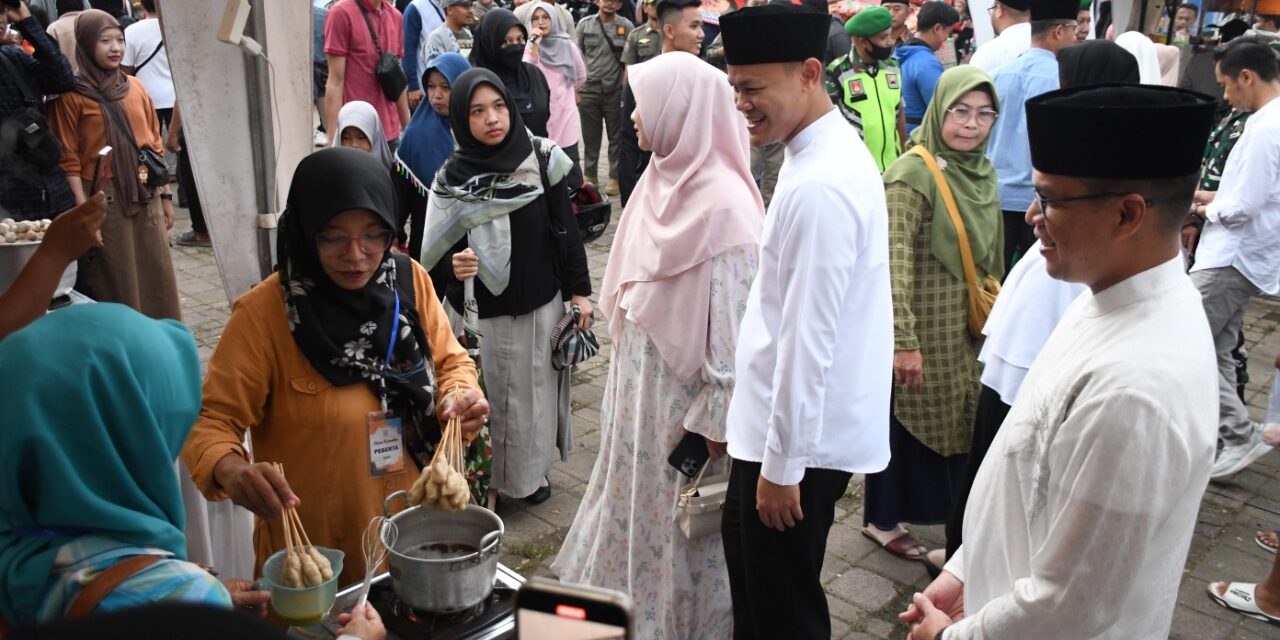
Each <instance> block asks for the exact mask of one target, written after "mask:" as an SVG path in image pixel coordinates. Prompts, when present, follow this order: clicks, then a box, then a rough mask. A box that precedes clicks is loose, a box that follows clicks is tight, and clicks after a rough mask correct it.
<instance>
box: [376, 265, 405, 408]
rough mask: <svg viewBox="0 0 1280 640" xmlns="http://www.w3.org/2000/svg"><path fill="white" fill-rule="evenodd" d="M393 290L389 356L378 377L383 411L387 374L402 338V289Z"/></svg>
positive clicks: (388, 343) (385, 400) (384, 361)
mask: <svg viewBox="0 0 1280 640" xmlns="http://www.w3.org/2000/svg"><path fill="white" fill-rule="evenodd" d="M391 292H392V294H393V295H395V300H396V306H395V311H394V312H393V313H392V316H391V317H392V321H391V339H390V340H388V341H387V357H386V358H384V359H383V361H382V375H381V376H379V378H378V397H379V398H380V399H381V400H382V412H383V413H386V412H387V376H388V375H389V374H390V372H391V355H392V354H393V353H394V352H395V350H396V341H397V340H399V338H400V291H399V289H396V288H395V287H394V286H392V288H391Z"/></svg>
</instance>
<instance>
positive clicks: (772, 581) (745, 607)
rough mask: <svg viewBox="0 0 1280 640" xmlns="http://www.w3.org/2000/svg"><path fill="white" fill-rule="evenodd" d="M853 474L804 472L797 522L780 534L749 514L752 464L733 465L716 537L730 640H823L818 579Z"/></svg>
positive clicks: (827, 622)
mask: <svg viewBox="0 0 1280 640" xmlns="http://www.w3.org/2000/svg"><path fill="white" fill-rule="evenodd" d="M852 477H853V474H850V473H845V472H843V471H833V470H830V469H806V470H805V473H804V480H802V481H801V482H800V509H801V510H802V511H803V512H804V520H801V521H800V522H798V523H796V526H794V527H792V528H790V529H787V530H786V531H777V530H775V529H770V528H768V527H766V526H764V523H763V522H761V521H760V516H759V515H757V513H756V483H757V482H758V481H759V479H760V463H758V462H743V461H742V460H734V461H733V468H732V471H730V473H729V489H728V495H727V496H726V499H725V507H724V519H723V521H722V525H721V528H722V532H723V534H724V555H725V559H726V560H727V562H728V565H729V592H730V594H731V595H732V597H733V637H734V638H735V639H737V640H755V639H757V638H759V639H762V640H763V639H768V640H774V639H776V638H794V639H809V638H819V639H826V638H830V637H831V612H830V611H828V609H827V594H826V592H824V591H823V590H822V582H821V581H820V579H819V574H821V573H822V560H823V557H824V556H825V555H826V552H827V533H828V532H829V531H830V530H831V523H832V522H833V521H834V520H835V508H836V501H837V500H839V499H840V497H841V496H843V495H844V492H845V489H846V488H848V486H849V479H850V478H852Z"/></svg>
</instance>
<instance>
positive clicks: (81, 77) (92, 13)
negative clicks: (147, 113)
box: [76, 9, 151, 215]
mask: <svg viewBox="0 0 1280 640" xmlns="http://www.w3.org/2000/svg"><path fill="white" fill-rule="evenodd" d="M109 29H115V30H118V31H120V32H121V33H124V30H123V29H121V28H120V23H119V22H117V21H116V19H115V18H113V17H111V14H109V13H107V12H106V11H99V10H97V9H90V10H88V11H85V12H84V13H81V14H80V15H79V16H78V17H76V62H77V64H78V66H79V68H80V70H79V71H77V72H76V93H78V94H80V95H82V96H85V97H87V98H90V99H92V100H94V101H96V102H97V103H98V104H99V105H100V106H101V107H102V127H103V129H104V130H105V131H106V133H107V144H109V145H111V148H112V149H113V151H112V153H111V183H112V185H113V186H114V187H115V190H116V198H118V199H120V200H121V201H122V202H121V208H122V209H123V210H124V212H125V213H126V214H128V215H133V214H136V213H137V212H139V211H141V210H142V209H143V208H144V207H145V206H146V203H147V202H148V201H149V200H151V192H150V191H149V190H148V189H147V187H146V186H145V185H143V184H142V180H141V179H139V178H138V138H137V136H135V135H134V134H133V128H132V127H131V125H130V124H129V113H128V111H126V110H125V108H124V99H125V96H127V95H129V76H127V75H125V73H124V71H123V70H121V69H120V67H116V68H115V69H111V70H107V69H103V68H102V67H99V66H98V62H97V57H96V56H95V55H94V52H95V50H96V49H97V47H98V39H99V38H101V37H102V34H103V32H105V31H107V30H109ZM117 123H118V124H117ZM85 195H87V196H91V195H93V194H85Z"/></svg>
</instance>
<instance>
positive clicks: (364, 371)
mask: <svg viewBox="0 0 1280 640" xmlns="http://www.w3.org/2000/svg"><path fill="white" fill-rule="evenodd" d="M394 204H395V191H394V187H393V186H392V182H391V174H390V173H389V172H388V171H387V168H386V166H385V165H383V164H382V162H380V161H379V160H378V159H377V158H375V157H374V156H373V155H372V154H369V153H366V152H363V151H358V150H355V149H324V150H321V151H318V152H316V153H314V154H312V155H311V156H308V157H307V158H306V159H304V160H303V161H302V162H301V163H300V164H299V165H298V169H297V171H296V172H295V173H294V176H293V183H292V184H291V185H290V187H289V199H288V203H287V205H286V209H285V212H284V216H283V217H282V218H281V221H280V235H279V238H280V240H279V247H278V255H279V261H280V265H279V267H278V268H277V271H276V273H275V274H272V275H271V276H269V277H268V278H267V279H266V280H264V281H263V282H262V283H261V284H259V285H258V286H256V287H254V288H253V289H252V290H250V291H249V293H246V294H245V295H244V296H242V297H241V298H240V299H239V300H237V301H236V304H235V307H234V308H233V309H232V312H231V319H230V320H229V321H228V322H227V327H226V330H225V331H224V332H223V335H222V339H221V341H219V343H218V346H217V349H215V350H214V352H213V356H212V358H210V360H209V373H208V377H207V378H206V380H205V386H204V404H203V407H202V409H201V412H200V418H199V420H198V421H197V422H196V426H195V429H194V430H193V431H192V434H191V438H190V439H189V440H188V441H187V444H186V446H185V447H184V448H183V452H182V459H183V462H185V463H186V465H187V468H189V469H190V470H191V476H192V479H193V480H194V481H195V484H196V486H197V487H199V488H200V490H201V492H203V493H204V495H205V496H206V497H207V498H209V499H210V500H224V499H227V498H230V499H231V500H232V501H233V502H235V503H236V504H238V505H241V506H243V507H245V508H247V509H249V510H250V511H253V512H254V513H255V514H257V515H258V516H259V519H258V521H257V523H256V525H255V527H254V536H253V539H254V549H255V550H256V553H257V562H258V567H259V569H260V568H261V563H262V562H263V561H264V560H265V559H266V558H267V556H269V555H271V554H272V553H274V552H275V551H277V550H279V549H281V548H283V547H284V532H283V529H282V528H281V525H280V521H279V518H280V514H281V511H282V508H283V507H287V506H300V507H301V508H300V509H299V510H298V513H299V515H300V516H301V517H302V522H303V525H304V527H305V528H306V530H307V533H308V534H309V535H310V537H311V540H312V542H314V543H315V544H317V545H321V546H329V547H335V548H338V549H341V550H342V551H344V552H345V553H346V562H345V565H344V567H343V574H342V578H341V583H342V584H349V583H351V582H354V581H357V580H359V579H360V577H361V576H363V575H364V569H365V567H364V561H363V560H362V553H361V551H360V535H361V532H362V531H363V530H364V527H365V525H366V524H367V523H368V522H369V519H370V518H372V517H373V516H375V515H379V514H381V513H382V500H383V498H385V497H386V496H387V494H389V493H391V492H393V491H397V490H400V489H408V488H409V485H410V484H412V482H413V480H414V479H415V478H416V477H417V469H418V468H420V466H422V465H423V464H424V463H425V462H426V461H427V460H429V455H430V453H431V450H432V446H433V443H434V442H436V441H438V439H439V436H440V431H439V425H438V423H437V420H446V419H448V418H450V417H451V416H453V415H460V416H462V418H463V421H464V422H463V429H464V431H466V432H468V433H474V432H475V431H477V430H479V428H480V427H481V425H482V424H483V422H484V417H485V415H486V414H487V413H488V404H487V403H486V402H485V400H484V399H483V398H482V397H481V394H480V392H479V391H478V389H479V386H478V384H477V381H476V370H475V365H474V364H473V363H472V362H471V359H470V358H468V357H467V354H466V352H465V351H464V350H463V349H462V347H461V346H460V345H459V344H458V341H457V340H456V339H455V338H454V337H453V332H452V331H451V330H450V327H449V322H448V320H447V319H446V318H445V315H444V310H443V309H442V308H441V306H440V302H439V300H438V299H437V298H436V297H435V294H434V291H433V289H432V285H431V278H430V277H429V276H428V275H427V273H426V270H424V269H423V268H422V267H421V266H420V265H418V264H416V263H414V262H413V261H412V260H411V259H409V258H408V257H406V256H404V255H403V254H396V253H391V252H390V248H391V244H392V242H393V240H394V238H395V236H394V232H393V231H392V229H393V225H394V224H395V214H394ZM455 387H460V389H461V390H460V391H459V393H458V394H457V395H450V394H449V392H450V391H451V390H453V389H454V388H455ZM385 412H389V413H390V414H391V415H392V416H394V417H395V418H398V419H399V420H400V424H401V431H402V434H403V437H402V439H401V440H399V442H400V447H399V448H400V451H401V454H400V455H399V456H398V457H396V459H395V460H393V461H390V462H385V464H386V470H385V473H383V472H382V469H376V468H375V467H374V465H373V462H374V461H373V459H372V458H373V456H372V455H371V454H370V449H371V446H370V441H371V434H372V433H373V431H374V430H375V429H377V428H378V427H379V425H378V424H377V422H378V417H379V416H377V414H379V413H385ZM371 414H373V415H371ZM246 430H248V431H249V436H250V438H251V440H252V445H253V454H252V457H250V455H249V452H248V451H247V450H245V448H244V447H243V446H242V444H241V443H242V441H243V439H244V432H245V431H246ZM271 462H280V463H283V464H284V467H285V473H286V474H287V476H288V481H286V480H285V477H283V476H282V475H281V474H279V473H277V472H276V471H275V469H273V468H272V466H271V464H270V463H271ZM396 462H398V463H399V465H398V467H399V469H398V470H397V468H396V467H397V465H396V464H395V463H396Z"/></svg>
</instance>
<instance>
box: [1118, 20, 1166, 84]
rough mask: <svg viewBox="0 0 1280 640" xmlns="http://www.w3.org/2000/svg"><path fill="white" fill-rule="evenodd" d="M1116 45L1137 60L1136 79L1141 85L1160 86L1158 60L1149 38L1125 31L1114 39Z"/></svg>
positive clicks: (1154, 45)
mask: <svg viewBox="0 0 1280 640" xmlns="http://www.w3.org/2000/svg"><path fill="white" fill-rule="evenodd" d="M1116 44H1118V45H1120V46H1121V47H1122V48H1124V50H1125V51H1128V52H1129V53H1131V54H1133V57H1134V58H1136V59H1137V60H1138V79H1139V81H1140V82H1142V84H1160V80H1161V74H1160V58H1159V56H1157V55H1156V44H1155V43H1154V42H1152V41H1151V38H1148V37H1147V36H1145V35H1143V34H1141V33H1139V32H1137V31H1126V32H1124V33H1122V34H1120V35H1119V36H1118V37H1116Z"/></svg>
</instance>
